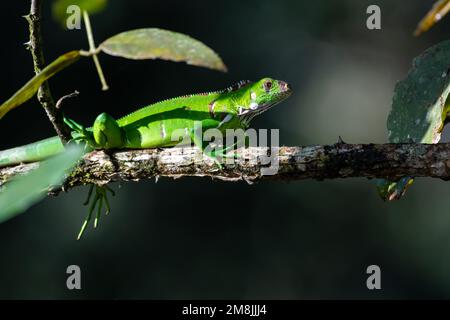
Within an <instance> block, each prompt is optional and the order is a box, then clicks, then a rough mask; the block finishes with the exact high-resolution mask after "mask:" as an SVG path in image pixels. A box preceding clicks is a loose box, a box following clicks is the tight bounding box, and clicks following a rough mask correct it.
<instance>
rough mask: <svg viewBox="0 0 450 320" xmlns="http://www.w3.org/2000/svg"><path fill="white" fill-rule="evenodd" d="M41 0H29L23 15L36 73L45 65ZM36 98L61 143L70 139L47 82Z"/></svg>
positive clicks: (68, 131) (68, 130)
mask: <svg viewBox="0 0 450 320" xmlns="http://www.w3.org/2000/svg"><path fill="white" fill-rule="evenodd" d="M41 9H42V1H41V0H31V7H30V13H29V14H28V15H27V16H25V18H26V19H27V21H28V25H29V29H30V42H29V43H28V48H29V49H30V51H31V55H32V57H33V65H34V72H35V73H36V74H38V73H39V72H41V70H42V69H43V68H44V66H45V60H44V52H43V49H42V36H41ZM37 98H38V100H39V103H40V104H41V105H42V107H43V108H44V110H45V112H46V113H47V116H48V118H49V120H50V122H51V123H52V125H53V128H54V129H55V131H56V133H57V134H58V136H59V137H60V138H61V141H62V142H63V143H66V142H67V141H69V140H70V129H69V128H68V127H67V126H66V125H65V124H64V121H63V116H62V112H61V111H60V110H58V109H57V108H56V106H55V102H54V100H53V97H52V94H51V92H50V87H49V85H48V82H47V81H46V82H44V83H43V84H42V86H41V87H40V88H39V91H38V94H37Z"/></svg>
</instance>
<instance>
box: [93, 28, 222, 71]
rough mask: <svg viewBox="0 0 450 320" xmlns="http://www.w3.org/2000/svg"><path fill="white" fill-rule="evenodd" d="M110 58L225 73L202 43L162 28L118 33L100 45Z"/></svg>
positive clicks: (219, 62)
mask: <svg viewBox="0 0 450 320" xmlns="http://www.w3.org/2000/svg"><path fill="white" fill-rule="evenodd" d="M99 48H100V49H101V50H102V51H103V52H105V53H107V54H109V55H112V56H119V57H123V58H127V59H137V60H140V59H163V60H171V61H177V62H178V61H184V62H186V63H187V64H191V65H194V66H200V67H206V68H210V69H215V70H219V71H223V72H226V71H227V67H226V66H225V64H224V63H223V61H222V59H221V58H220V57H219V56H218V55H217V54H216V53H215V52H214V51H213V50H212V49H211V48H209V47H207V46H206V45H204V44H203V43H202V42H200V41H198V40H195V39H193V38H191V37H189V36H187V35H185V34H181V33H177V32H173V31H168V30H162V29H155V28H149V29H136V30H131V31H126V32H122V33H119V34H117V35H115V36H112V37H111V38H109V39H107V40H106V41H104V42H103V43H102V44H100V46H99Z"/></svg>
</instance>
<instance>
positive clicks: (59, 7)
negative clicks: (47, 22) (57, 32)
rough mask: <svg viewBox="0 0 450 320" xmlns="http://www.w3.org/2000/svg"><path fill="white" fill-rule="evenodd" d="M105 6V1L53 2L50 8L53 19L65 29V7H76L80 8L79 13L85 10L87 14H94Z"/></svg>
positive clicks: (70, 0)
mask: <svg viewBox="0 0 450 320" xmlns="http://www.w3.org/2000/svg"><path fill="white" fill-rule="evenodd" d="M107 4H108V1H107V0H55V1H53V6H52V13H53V18H54V19H55V20H57V21H59V22H60V23H61V24H62V25H63V26H64V27H66V19H67V17H68V14H67V7H69V6H71V5H76V6H78V7H80V9H81V11H83V10H85V11H87V12H88V13H89V14H96V13H98V12H100V11H102V10H103V9H104V8H105V7H106V5H107ZM80 18H81V17H80Z"/></svg>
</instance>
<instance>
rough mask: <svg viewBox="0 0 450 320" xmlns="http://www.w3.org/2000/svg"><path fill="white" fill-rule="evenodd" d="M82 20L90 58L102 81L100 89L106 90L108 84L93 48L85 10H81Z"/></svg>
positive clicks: (87, 15) (89, 25)
mask: <svg viewBox="0 0 450 320" xmlns="http://www.w3.org/2000/svg"><path fill="white" fill-rule="evenodd" d="M83 20H84V25H85V26H86V34H87V37H88V42H89V51H90V52H91V53H92V59H93V60H94V64H95V68H96V69H97V73H98V76H99V78H100V81H101V83H102V90H103V91H106V90H108V89H109V86H108V84H107V83H106V79H105V75H104V74H103V70H102V66H101V65H100V61H99V60H98V56H97V53H98V50H97V49H96V48H95V42H94V35H93V33H92V27H91V21H90V19H89V14H88V13H87V11H86V10H83Z"/></svg>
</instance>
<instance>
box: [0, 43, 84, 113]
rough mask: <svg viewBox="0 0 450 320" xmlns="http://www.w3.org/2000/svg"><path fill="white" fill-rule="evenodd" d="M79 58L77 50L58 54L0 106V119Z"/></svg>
mask: <svg viewBox="0 0 450 320" xmlns="http://www.w3.org/2000/svg"><path fill="white" fill-rule="evenodd" d="M79 58H80V52H79V51H70V52H67V53H66V54H63V55H62V56H59V57H58V58H57V59H56V60H55V61H53V62H52V63H50V64H49V65H48V66H47V67H45V68H44V69H43V70H42V71H41V72H40V73H39V74H37V75H35V76H34V77H33V78H32V79H31V80H30V81H28V82H27V83H26V84H25V85H24V86H23V87H22V88H20V89H19V90H18V91H17V92H16V93H15V94H14V95H13V96H12V97H11V98H9V99H8V100H7V101H6V102H4V103H3V104H2V105H1V106H0V119H1V118H3V116H4V115H5V114H7V113H8V112H9V111H11V110H12V109H14V108H16V107H18V106H20V105H21V104H23V103H24V102H26V101H28V100H29V99H30V98H31V97H32V96H34V94H35V93H36V92H37V91H38V90H39V87H40V86H41V85H42V84H43V83H44V82H45V81H46V80H48V79H49V78H51V77H53V76H54V75H55V74H57V73H58V72H59V71H61V70H63V69H64V68H66V67H68V66H69V65H71V64H72V63H74V62H75V61H77V60H78V59H79Z"/></svg>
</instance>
